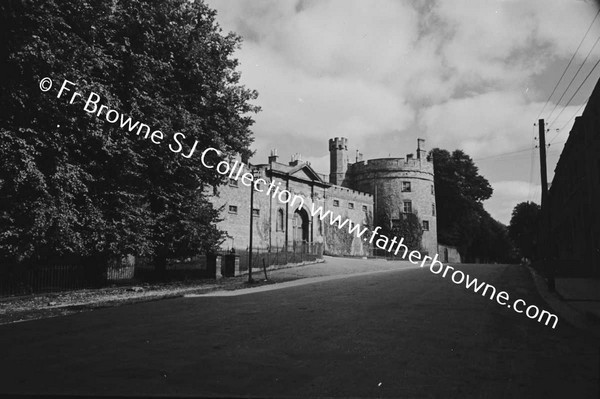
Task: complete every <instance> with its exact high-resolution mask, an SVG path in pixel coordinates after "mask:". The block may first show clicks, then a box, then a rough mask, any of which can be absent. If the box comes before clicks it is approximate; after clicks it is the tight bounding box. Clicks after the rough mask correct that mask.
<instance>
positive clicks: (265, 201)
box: [213, 138, 437, 256]
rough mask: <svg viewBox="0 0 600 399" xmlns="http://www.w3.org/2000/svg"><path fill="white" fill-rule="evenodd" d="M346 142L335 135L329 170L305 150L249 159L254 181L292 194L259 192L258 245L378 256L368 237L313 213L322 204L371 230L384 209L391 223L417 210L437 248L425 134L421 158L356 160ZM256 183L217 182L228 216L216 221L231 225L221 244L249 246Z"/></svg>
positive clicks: (426, 240) (428, 244)
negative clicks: (306, 158) (283, 158)
mask: <svg viewBox="0 0 600 399" xmlns="http://www.w3.org/2000/svg"><path fill="white" fill-rule="evenodd" d="M347 144H348V140H347V139H346V138H334V139H330V140H329V151H330V160H331V163H330V171H329V172H330V173H329V176H327V175H323V174H320V173H317V172H316V171H315V170H313V168H312V167H311V166H310V164H309V163H306V162H302V161H301V159H300V157H299V156H297V157H295V158H292V160H291V161H290V162H289V163H287V164H286V163H281V162H279V161H278V157H277V155H276V154H275V153H272V155H271V156H270V157H269V160H268V163H265V164H260V165H246V166H245V169H246V170H252V169H254V170H255V172H254V173H255V176H256V178H255V180H256V179H258V178H261V179H263V180H264V182H266V184H271V183H273V184H275V185H277V187H281V188H282V189H285V190H286V191H289V192H290V193H291V195H292V196H293V199H294V201H285V198H283V199H284V201H282V200H281V198H280V197H279V196H271V195H265V193H263V192H256V191H255V192H254V193H253V200H252V203H253V205H252V214H253V216H252V223H253V234H252V241H253V242H252V246H253V248H257V249H272V250H273V249H275V248H277V249H288V250H291V249H294V248H297V247H298V246H300V245H307V244H316V245H322V248H323V250H324V252H325V253H326V254H331V255H343V256H369V255H372V253H373V247H372V246H371V244H370V243H369V242H368V240H364V239H363V238H364V237H362V238H361V237H357V236H356V234H351V233H350V232H349V229H348V226H345V227H343V228H338V226H337V225H336V224H333V225H332V224H331V223H330V220H331V219H330V217H327V218H325V219H324V220H321V218H320V217H319V215H318V214H315V210H316V209H317V208H319V207H320V208H321V209H322V210H323V212H327V211H331V214H332V215H333V217H334V218H335V217H337V216H338V215H339V216H340V217H341V221H344V220H346V219H348V220H349V221H350V222H351V223H352V225H356V224H359V225H360V226H361V227H367V228H369V229H372V228H373V227H374V226H376V225H378V221H377V220H376V215H377V213H378V212H379V213H381V212H385V214H386V215H388V217H389V220H390V221H391V222H392V223H394V222H395V221H398V220H399V219H400V218H401V217H402V214H404V213H415V214H416V215H417V216H418V217H419V220H420V221H421V224H422V226H423V230H424V232H423V239H422V248H423V250H424V252H427V253H429V254H433V253H435V252H436V251H437V224H436V217H435V192H434V186H433V163H432V161H431V160H430V159H427V156H426V154H425V151H424V149H423V147H422V145H423V141H422V140H420V141H419V148H418V150H417V156H416V157H413V155H412V154H409V155H407V157H406V158H383V159H373V160H369V161H362V160H358V159H357V162H356V163H350V162H349V159H348V145H347ZM252 189H253V188H251V187H248V186H245V185H243V184H241V182H239V181H237V180H235V179H230V181H229V182H228V184H226V185H224V186H220V187H218V188H217V192H216V193H215V196H214V197H213V205H215V207H217V208H222V213H221V215H222V219H223V220H222V221H221V222H220V223H219V224H218V227H219V228H220V229H221V230H224V231H226V232H227V238H226V239H225V241H224V242H223V243H222V245H221V247H222V249H223V250H229V249H231V248H235V249H242V250H243V249H247V248H248V246H249V244H250V212H251V206H250V203H251V190H252ZM367 234H369V233H367ZM369 235H370V234H369Z"/></svg>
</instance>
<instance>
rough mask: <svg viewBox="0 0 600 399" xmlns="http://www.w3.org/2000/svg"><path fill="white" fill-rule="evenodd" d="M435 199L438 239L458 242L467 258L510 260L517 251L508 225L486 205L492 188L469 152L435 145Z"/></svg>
mask: <svg viewBox="0 0 600 399" xmlns="http://www.w3.org/2000/svg"><path fill="white" fill-rule="evenodd" d="M430 156H431V157H433V162H434V172H435V177H434V179H435V201H436V208H437V229H438V240H439V242H441V243H443V244H447V245H452V246H456V247H457V248H458V250H459V252H460V254H461V256H462V258H463V259H464V260H466V261H475V260H479V261H487V262H508V261H512V260H513V257H514V251H513V249H512V243H511V242H510V240H509V238H508V234H507V231H506V226H504V225H502V224H501V223H500V222H498V221H496V220H494V219H493V218H492V217H491V216H490V215H489V214H488V213H487V212H486V211H485V210H484V208H483V201H485V200H486V199H488V198H490V197H491V196H492V193H493V189H492V187H491V186H490V183H489V182H488V181H487V179H486V178H485V177H483V176H481V175H480V174H479V170H478V168H477V166H476V165H475V163H474V162H473V160H472V159H471V157H470V156H468V155H467V154H465V153H464V152H463V151H461V150H455V151H453V152H452V153H450V152H449V151H447V150H443V149H439V148H434V149H433V150H431V152H430Z"/></svg>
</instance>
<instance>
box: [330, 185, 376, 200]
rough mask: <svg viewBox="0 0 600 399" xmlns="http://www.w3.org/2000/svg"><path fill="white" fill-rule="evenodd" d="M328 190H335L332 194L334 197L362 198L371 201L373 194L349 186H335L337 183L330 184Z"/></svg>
mask: <svg viewBox="0 0 600 399" xmlns="http://www.w3.org/2000/svg"><path fill="white" fill-rule="evenodd" d="M330 190H332V191H333V192H335V194H334V195H335V196H336V197H340V198H343V199H351V200H360V199H364V200H365V201H373V195H372V194H369V193H366V192H363V191H357V190H353V189H351V188H347V187H342V186H337V185H332V186H331V187H330Z"/></svg>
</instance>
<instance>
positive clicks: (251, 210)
mask: <svg viewBox="0 0 600 399" xmlns="http://www.w3.org/2000/svg"><path fill="white" fill-rule="evenodd" d="M248 167H249V168H250V169H251V171H252V175H253V176H254V175H256V169H254V168H253V167H252V166H251V165H250V162H248ZM255 179H256V177H255ZM253 225H254V181H253V182H252V184H250V245H249V246H248V250H249V251H248V283H253V282H254V280H253V279H252V230H253V229H252V227H253Z"/></svg>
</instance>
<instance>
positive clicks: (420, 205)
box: [329, 137, 438, 254]
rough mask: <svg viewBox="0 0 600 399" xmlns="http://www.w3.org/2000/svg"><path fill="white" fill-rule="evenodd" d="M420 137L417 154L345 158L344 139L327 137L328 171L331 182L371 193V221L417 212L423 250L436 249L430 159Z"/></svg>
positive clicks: (395, 218)
mask: <svg viewBox="0 0 600 399" xmlns="http://www.w3.org/2000/svg"><path fill="white" fill-rule="evenodd" d="M424 142H425V141H424V140H422V139H419V140H418V141H417V154H416V157H415V156H414V155H413V154H407V155H406V157H405V158H379V159H371V160H368V161H364V160H362V155H360V154H358V155H357V157H356V162H355V163H350V162H349V161H348V139H346V138H344V137H340V138H338V137H336V138H334V139H330V140H329V152H330V174H329V179H330V181H331V182H332V183H334V184H338V185H341V186H344V187H349V188H352V189H354V190H357V191H360V192H366V193H370V194H372V195H373V199H374V215H375V220H374V223H375V225H381V224H382V223H383V220H378V219H381V218H382V215H385V216H386V218H387V220H390V221H391V222H392V224H393V223H397V222H398V221H399V220H400V219H401V218H402V217H403V214H406V213H414V214H416V215H417V217H418V218H419V220H420V222H421V226H422V228H423V238H422V241H421V247H422V249H423V252H427V253H428V254H435V253H436V252H437V245H438V243H437V218H436V208H435V186H434V172H433V160H431V159H430V158H428V157H427V153H426V152H425V149H424Z"/></svg>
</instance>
